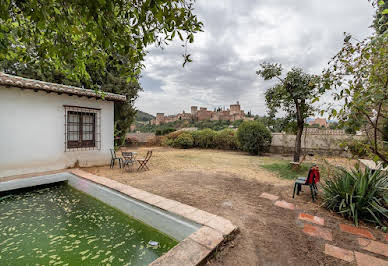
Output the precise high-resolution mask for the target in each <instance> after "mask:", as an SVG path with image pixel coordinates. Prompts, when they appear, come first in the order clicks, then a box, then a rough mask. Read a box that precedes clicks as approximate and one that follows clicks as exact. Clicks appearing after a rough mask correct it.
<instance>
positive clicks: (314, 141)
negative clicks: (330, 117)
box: [270, 133, 364, 156]
mask: <svg viewBox="0 0 388 266" xmlns="http://www.w3.org/2000/svg"><path fill="white" fill-rule="evenodd" d="M362 138H364V136H353V135H322V134H307V136H306V138H305V135H304V134H303V136H302V151H304V149H305V148H306V149H307V152H312V153H319V154H326V155H340V156H349V155H350V154H349V153H348V152H347V151H346V150H344V149H343V148H341V147H340V143H341V142H342V141H344V140H349V139H358V140H359V139H362ZM295 139H296V135H291V134H285V133H272V143H271V149H270V152H272V153H280V154H292V153H293V152H294V149H295Z"/></svg>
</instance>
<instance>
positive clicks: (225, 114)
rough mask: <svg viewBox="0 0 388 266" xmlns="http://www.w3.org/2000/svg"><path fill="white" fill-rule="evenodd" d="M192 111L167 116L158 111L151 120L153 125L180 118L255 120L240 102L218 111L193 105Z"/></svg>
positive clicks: (197, 119)
mask: <svg viewBox="0 0 388 266" xmlns="http://www.w3.org/2000/svg"><path fill="white" fill-rule="evenodd" d="M190 110H191V112H190V113H185V111H183V112H182V113H180V114H177V115H169V116H165V115H164V113H157V114H156V118H155V119H154V120H151V124H152V125H160V124H163V123H169V122H175V121H178V120H192V121H204V120H211V121H220V120H222V121H236V120H253V119H254V118H253V117H247V116H246V115H245V113H244V110H241V106H240V103H239V102H237V103H236V104H231V105H230V109H227V110H221V109H218V110H216V111H210V110H207V108H206V107H200V108H199V110H198V106H191V108H190Z"/></svg>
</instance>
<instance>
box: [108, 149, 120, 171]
mask: <svg viewBox="0 0 388 266" xmlns="http://www.w3.org/2000/svg"><path fill="white" fill-rule="evenodd" d="M110 155H111V160H110V168H113V167H114V166H115V162H116V160H118V161H119V166H120V168H121V164H122V163H123V158H120V157H117V156H116V151H115V150H114V149H110Z"/></svg>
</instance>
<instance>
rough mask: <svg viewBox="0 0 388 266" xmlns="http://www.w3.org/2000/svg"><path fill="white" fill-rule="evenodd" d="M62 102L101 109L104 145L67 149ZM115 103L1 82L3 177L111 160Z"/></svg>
mask: <svg viewBox="0 0 388 266" xmlns="http://www.w3.org/2000/svg"><path fill="white" fill-rule="evenodd" d="M63 105H73V106H82V107H89V108H100V109H101V149H100V150H86V151H65V116H64V115H65V109H64V107H63ZM113 127H114V103H113V102H112V101H103V100H96V99H93V98H91V99H88V98H87V97H78V96H69V95H65V94H62V95H58V94H55V93H46V92H43V91H39V92H35V91H33V90H29V89H26V90H21V89H19V88H8V87H3V86H0V177H4V176H12V175H19V174H26V173H33V172H41V171H51V170H57V169H63V168H67V167H72V166H74V164H75V163H76V161H78V162H79V164H80V166H93V165H103V164H109V161H110V152H109V149H111V148H113V145H114V143H113V141H114V133H113Z"/></svg>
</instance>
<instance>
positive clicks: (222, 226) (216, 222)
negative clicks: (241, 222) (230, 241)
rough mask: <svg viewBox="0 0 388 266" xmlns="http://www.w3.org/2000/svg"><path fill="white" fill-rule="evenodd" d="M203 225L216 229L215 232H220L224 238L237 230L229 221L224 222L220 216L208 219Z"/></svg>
mask: <svg viewBox="0 0 388 266" xmlns="http://www.w3.org/2000/svg"><path fill="white" fill-rule="evenodd" d="M205 225H207V226H209V227H211V228H213V229H216V230H217V231H219V232H221V233H222V234H223V235H224V236H227V235H229V234H231V233H232V232H233V231H234V230H236V229H237V227H236V226H234V225H233V224H232V223H231V222H230V221H229V220H226V219H225V218H223V217H220V216H216V217H214V218H212V219H210V220H209V221H208V222H206V223H205Z"/></svg>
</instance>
